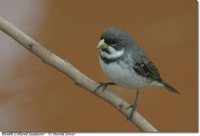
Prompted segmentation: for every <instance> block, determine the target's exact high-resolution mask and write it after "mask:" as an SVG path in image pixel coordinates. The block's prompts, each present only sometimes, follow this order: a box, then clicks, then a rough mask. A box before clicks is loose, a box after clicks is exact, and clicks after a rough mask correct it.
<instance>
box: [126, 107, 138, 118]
mask: <svg viewBox="0 0 200 136" xmlns="http://www.w3.org/2000/svg"><path fill="white" fill-rule="evenodd" d="M136 107H137V105H135V104H132V105H129V106H128V107H126V109H129V108H131V112H130V115H129V116H128V118H127V120H130V119H131V118H132V117H133V116H134V113H135V111H136Z"/></svg>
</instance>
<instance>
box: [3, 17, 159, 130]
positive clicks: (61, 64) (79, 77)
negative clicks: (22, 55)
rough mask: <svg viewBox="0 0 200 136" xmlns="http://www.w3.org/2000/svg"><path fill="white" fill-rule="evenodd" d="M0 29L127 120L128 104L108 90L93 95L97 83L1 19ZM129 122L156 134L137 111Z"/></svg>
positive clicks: (128, 113)
mask: <svg viewBox="0 0 200 136" xmlns="http://www.w3.org/2000/svg"><path fill="white" fill-rule="evenodd" d="M0 29H1V30H2V31H3V32H5V33H6V34H7V35H9V36H10V37H12V38H13V39H15V40H16V41H17V42H18V43H20V44H21V45H22V46H24V47H25V48H26V49H27V50H29V51H30V52H32V53H33V54H35V55H36V56H38V57H39V58H41V59H42V60H43V61H44V62H45V63H46V64H48V65H50V66H52V67H54V68H56V69H57V70H58V71H60V72H62V73H64V74H65V75H66V76H68V77H70V78H71V79H72V80H73V81H74V82H75V83H76V84H78V85H79V86H81V87H83V88H85V89H86V90H87V91H89V92H91V93H93V94H95V95H96V96H98V97H100V98H102V99H103V100H105V101H107V102H108V103H110V104H111V105H112V106H113V107H115V108H116V109H117V110H119V111H120V112H121V113H122V114H123V115H124V116H126V117H127V118H128V117H129V115H130V111H131V109H126V107H127V106H129V104H128V103H127V102H126V101H125V100H123V99H122V98H121V97H119V96H118V95H117V94H115V93H113V92H111V91H109V90H105V91H104V92H103V93H101V91H102V90H101V89H99V91H97V92H96V93H94V90H95V89H96V88H97V86H98V85H99V84H98V83H97V82H95V81H94V80H92V79H90V78H89V77H87V76H86V75H84V74H83V73H81V72H80V71H79V70H78V69H76V68H75V67H74V66H73V65H71V64H70V63H69V62H67V61H66V60H63V59H61V58H60V57H58V56H56V55H55V54H54V53H52V52H51V51H49V50H47V49H46V48H44V47H43V46H42V45H40V44H39V43H37V42H36V41H34V40H33V39H32V38H30V37H29V36H27V35H26V34H24V33H23V32H22V31H20V30H19V29H18V28H16V27H15V26H13V25H12V24H10V23H9V22H7V21H6V20H4V19H3V18H0ZM130 121H131V122H132V123H133V124H135V125H136V126H137V127H138V128H139V129H140V130H141V131H146V132H157V130H156V129H155V128H154V127H153V126H152V125H151V124H150V123H149V122H148V121H147V120H146V119H144V118H143V117H142V116H141V115H140V114H139V113H138V112H137V111H136V112H135V113H134V116H133V117H132V119H130Z"/></svg>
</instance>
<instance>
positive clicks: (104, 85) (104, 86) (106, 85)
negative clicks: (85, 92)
mask: <svg viewBox="0 0 200 136" xmlns="http://www.w3.org/2000/svg"><path fill="white" fill-rule="evenodd" d="M108 85H115V83H113V82H108V83H103V82H99V85H98V86H97V88H96V89H95V90H94V93H96V92H97V90H99V89H100V88H102V93H103V92H104V90H105V89H106V88H107V87H108Z"/></svg>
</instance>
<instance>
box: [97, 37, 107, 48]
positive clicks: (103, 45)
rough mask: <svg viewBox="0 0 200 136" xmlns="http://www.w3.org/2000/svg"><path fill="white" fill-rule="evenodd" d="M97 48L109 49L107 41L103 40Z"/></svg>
mask: <svg viewBox="0 0 200 136" xmlns="http://www.w3.org/2000/svg"><path fill="white" fill-rule="evenodd" d="M97 48H100V49H107V48H108V44H106V43H105V41H104V39H102V40H101V41H100V42H99V44H98V46H97Z"/></svg>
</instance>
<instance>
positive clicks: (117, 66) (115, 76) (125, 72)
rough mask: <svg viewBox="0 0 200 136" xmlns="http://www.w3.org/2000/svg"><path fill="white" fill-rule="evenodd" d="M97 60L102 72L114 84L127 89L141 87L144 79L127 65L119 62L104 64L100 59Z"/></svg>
mask: <svg viewBox="0 0 200 136" xmlns="http://www.w3.org/2000/svg"><path fill="white" fill-rule="evenodd" d="M99 59H100V65H101V68H102V70H103V72H104V73H105V74H106V75H107V76H108V78H110V79H111V80H112V81H113V82H114V83H116V84H118V85H120V86H122V87H124V88H129V89H135V88H141V87H143V85H144V84H143V83H144V82H145V80H146V79H145V78H143V77H141V76H139V75H137V73H136V72H135V71H134V70H133V69H132V67H130V66H129V65H128V64H127V63H125V62H123V61H120V60H119V61H115V62H112V63H109V64H106V63H104V61H103V60H102V59H101V58H99Z"/></svg>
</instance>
